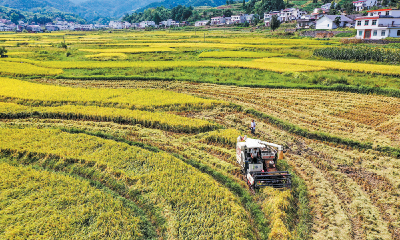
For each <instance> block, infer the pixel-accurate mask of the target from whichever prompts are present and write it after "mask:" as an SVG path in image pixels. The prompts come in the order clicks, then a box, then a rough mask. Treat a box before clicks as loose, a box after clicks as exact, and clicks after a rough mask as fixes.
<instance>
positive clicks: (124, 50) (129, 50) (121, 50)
mask: <svg viewBox="0 0 400 240" xmlns="http://www.w3.org/2000/svg"><path fill="white" fill-rule="evenodd" d="M79 51H84V52H99V53H145V52H173V51H176V50H175V49H172V48H168V47H146V48H118V49H79Z"/></svg>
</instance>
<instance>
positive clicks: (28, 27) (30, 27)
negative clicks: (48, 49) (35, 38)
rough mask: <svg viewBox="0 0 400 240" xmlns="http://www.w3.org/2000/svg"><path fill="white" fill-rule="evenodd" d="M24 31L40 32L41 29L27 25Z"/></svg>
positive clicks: (37, 26)
mask: <svg viewBox="0 0 400 240" xmlns="http://www.w3.org/2000/svg"><path fill="white" fill-rule="evenodd" d="M26 30H28V31H29V32H42V27H40V26H39V25H28V26H27V27H26Z"/></svg>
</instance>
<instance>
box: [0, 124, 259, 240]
mask: <svg viewBox="0 0 400 240" xmlns="http://www.w3.org/2000/svg"><path fill="white" fill-rule="evenodd" d="M0 142H1V143H2V144H1V145H0V149H1V150H0V151H8V152H16V153H18V152H25V153H30V154H31V155H32V154H33V155H35V154H41V155H43V156H49V155H50V156H52V157H53V158H54V159H57V158H56V156H59V157H60V158H62V159H68V160H69V161H68V162H70V163H71V164H73V163H74V162H75V161H74V160H76V161H77V162H79V164H81V165H82V164H87V165H89V166H93V168H95V169H97V171H101V172H103V173H104V174H107V175H109V176H110V178H111V179H115V178H113V177H112V176H118V179H119V181H122V182H123V183H124V184H127V185H128V187H129V189H130V191H132V192H138V194H140V197H141V199H143V201H146V202H148V203H149V204H152V205H154V207H155V208H158V209H162V211H163V212H164V213H165V215H166V217H167V221H168V229H167V231H168V235H169V236H165V238H166V239H244V238H246V239H254V238H255V237H254V236H253V234H252V231H251V227H250V223H249V220H248V216H247V214H246V211H245V209H244V208H243V207H242V206H241V204H240V200H239V199H238V197H236V196H235V195H234V194H233V193H232V192H230V191H229V190H228V189H227V188H225V187H222V186H221V185H220V184H219V183H218V182H216V181H215V180H214V179H213V178H212V177H210V176H209V175H207V174H204V173H202V172H200V171H199V170H197V169H195V168H194V167H192V166H189V165H187V164H186V163H184V162H183V161H181V160H179V159H177V158H175V157H173V156H171V155H169V154H167V153H163V152H159V153H154V152H150V151H148V150H144V149H141V148H139V147H134V146H129V145H128V144H125V143H119V142H115V141H112V140H104V139H101V138H98V137H93V136H88V135H86V134H69V133H64V132H62V131H60V130H54V129H32V128H26V129H7V128H0ZM62 159H61V161H62V162H64V161H63V160H62ZM60 165H62V164H60ZM111 179H110V180H111ZM111 181H113V180H111ZM110 213H112V211H111V212H110Z"/></svg>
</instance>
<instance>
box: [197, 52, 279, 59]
mask: <svg viewBox="0 0 400 240" xmlns="http://www.w3.org/2000/svg"><path fill="white" fill-rule="evenodd" d="M279 56H282V54H279V53H270V52H250V51H212V52H202V53H201V54H200V55H199V57H200V58H267V57H279Z"/></svg>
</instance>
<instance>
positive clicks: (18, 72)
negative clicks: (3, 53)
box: [0, 61, 63, 76]
mask: <svg viewBox="0 0 400 240" xmlns="http://www.w3.org/2000/svg"><path fill="white" fill-rule="evenodd" d="M61 73H63V70H61V69H58V68H55V69H52V68H45V67H39V66H35V65H32V64H28V63H20V62H6V61H1V62H0V74H6V75H12V76H30V75H33V76H53V75H59V74H61Z"/></svg>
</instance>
